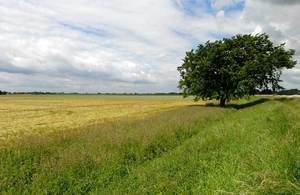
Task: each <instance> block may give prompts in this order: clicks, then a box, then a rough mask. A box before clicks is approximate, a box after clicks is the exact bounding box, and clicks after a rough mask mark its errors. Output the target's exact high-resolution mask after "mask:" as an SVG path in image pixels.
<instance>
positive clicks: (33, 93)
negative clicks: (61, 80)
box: [0, 91, 182, 95]
mask: <svg viewBox="0 0 300 195" xmlns="http://www.w3.org/2000/svg"><path fill="white" fill-rule="evenodd" d="M7 94H16V95H182V93H177V92H167V93H101V92H99V93H77V92H70V93H66V92H42V91H34V92H6V91H0V95H7Z"/></svg>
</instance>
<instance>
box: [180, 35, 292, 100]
mask: <svg viewBox="0 0 300 195" xmlns="http://www.w3.org/2000/svg"><path fill="white" fill-rule="evenodd" d="M294 54H295V51H294V50H292V49H285V44H284V43H283V44H280V45H274V44H273V42H272V41H271V40H270V38H269V36H268V35H267V34H256V35H251V34H246V35H236V36H233V37H231V38H224V39H223V40H217V41H208V42H206V43H205V44H200V45H199V46H198V47H197V49H195V50H191V51H189V52H187V53H186V56H185V58H184V60H183V64H182V65H181V66H180V67H178V71H179V73H180V76H181V80H180V81H179V88H181V89H182V90H183V93H184V95H185V96H188V95H193V96H195V100H199V99H204V100H205V99H217V100H219V101H220V105H221V106H225V103H226V102H228V101H230V100H231V99H237V98H241V97H243V96H249V95H254V93H255V91H256V90H259V89H262V90H263V89H272V90H273V91H276V90H279V89H282V87H281V86H280V84H279V83H280V82H281V80H280V76H281V74H282V70H283V69H284V68H287V69H290V68H293V67H294V66H295V64H296V61H295V60H293V56H294Z"/></svg>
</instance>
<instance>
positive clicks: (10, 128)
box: [0, 95, 203, 140]
mask: <svg viewBox="0 0 300 195" xmlns="http://www.w3.org/2000/svg"><path fill="white" fill-rule="evenodd" d="M202 103H203V102H197V103H195V102H193V101H192V100H191V99H183V98H182V97H180V96H130V95H128V96H125V95H123V96H117V95H10V96H3V97H0V115H1V118H0V140H1V139H2V140H7V139H10V138H15V137H19V136H22V135H28V134H43V133H49V132H53V131H62V130H66V129H70V128H72V129H73V128H80V127H84V126H87V125H90V124H93V123H102V122H106V121H111V120H115V119H117V118H120V117H133V116H134V117H140V116H144V115H145V114H147V113H153V112H159V111H165V110H169V109H173V108H176V107H180V106H185V105H192V104H202Z"/></svg>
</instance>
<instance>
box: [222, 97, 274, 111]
mask: <svg viewBox="0 0 300 195" xmlns="http://www.w3.org/2000/svg"><path fill="white" fill-rule="evenodd" d="M268 101H270V99H268V98H260V99H257V100H254V101H251V102H247V103H245V104H228V105H227V106H228V107H231V108H234V109H237V110H239V109H244V108H249V107H252V106H256V105H259V104H263V103H265V102H268Z"/></svg>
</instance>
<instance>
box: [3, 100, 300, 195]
mask: <svg viewBox="0 0 300 195" xmlns="http://www.w3.org/2000/svg"><path fill="white" fill-rule="evenodd" d="M205 104H206V102H198V103H194V102H192V101H191V99H182V98H181V97H178V96H147V97H144V96H6V97H1V103H0V107H1V116H2V117H1V131H5V132H3V133H2V135H3V136H2V140H3V143H4V142H5V144H2V146H1V149H0V161H1V164H0V193H7V194H26V193H27V194H64V193H65V194H85V193H91V194H145V193H150V194H157V193H164V194H173V193H184V194H186V193H195V194H297V193H300V160H299V159H300V99H298V98H274V97H268V98H263V97H255V98H251V99H249V100H241V101H238V102H233V104H232V105H229V106H227V107H226V108H220V107H217V106H214V105H211V104H209V105H205ZM3 116H4V117H3ZM3 126H5V128H2V127H3ZM5 140H9V141H5Z"/></svg>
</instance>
